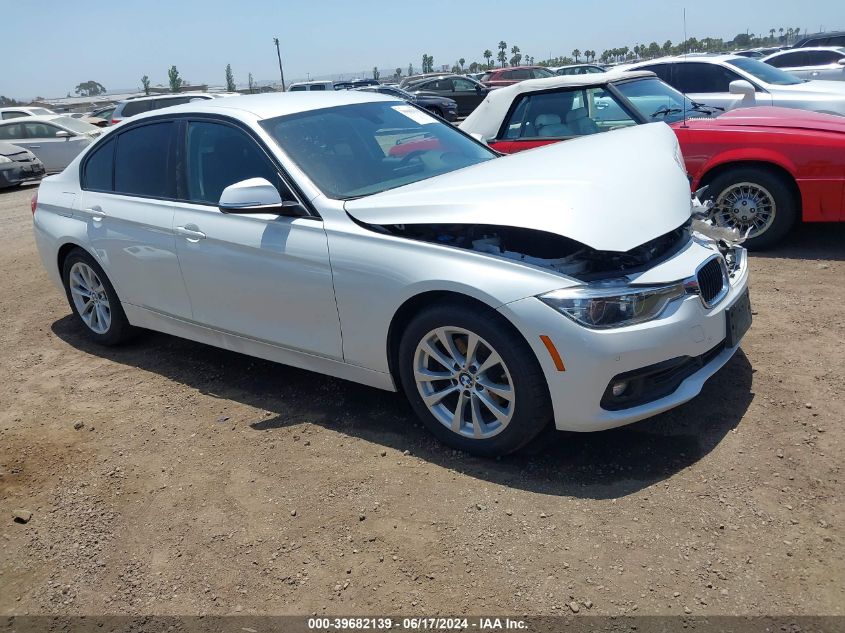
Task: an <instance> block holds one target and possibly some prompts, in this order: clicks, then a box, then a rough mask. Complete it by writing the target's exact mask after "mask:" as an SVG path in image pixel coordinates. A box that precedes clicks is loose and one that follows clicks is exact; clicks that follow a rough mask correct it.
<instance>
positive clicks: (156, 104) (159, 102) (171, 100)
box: [150, 97, 194, 110]
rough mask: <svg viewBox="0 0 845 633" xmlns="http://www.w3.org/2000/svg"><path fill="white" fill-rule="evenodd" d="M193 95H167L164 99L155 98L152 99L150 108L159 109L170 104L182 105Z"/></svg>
mask: <svg viewBox="0 0 845 633" xmlns="http://www.w3.org/2000/svg"><path fill="white" fill-rule="evenodd" d="M193 98H194V97H167V98H166V99H156V100H155V101H153V107H152V108H150V110H159V109H161V108H168V107H170V106H175V105H182V104H183V103H188V102H189V101H190V100H191V99H193Z"/></svg>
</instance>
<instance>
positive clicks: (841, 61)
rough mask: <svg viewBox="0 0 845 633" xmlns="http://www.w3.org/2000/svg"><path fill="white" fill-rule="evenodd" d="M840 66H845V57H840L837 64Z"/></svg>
mask: <svg viewBox="0 0 845 633" xmlns="http://www.w3.org/2000/svg"><path fill="white" fill-rule="evenodd" d="M836 63H837V64H839V65H840V66H845V57H840V58H839V59H838V60H837V62H836Z"/></svg>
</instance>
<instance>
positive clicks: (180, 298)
mask: <svg viewBox="0 0 845 633" xmlns="http://www.w3.org/2000/svg"><path fill="white" fill-rule="evenodd" d="M176 130H177V123H175V122H173V121H161V120H153V121H150V122H145V123H144V124H143V125H134V126H132V127H130V128H128V129H126V130H123V131H122V132H119V133H113V134H109V135H108V136H107V137H106V138H105V139H104V141H103V142H100V143H99V144H98V145H97V147H96V148H94V149H93V150H92V151H91V152H90V153H89V154H88V155H86V157H85V158H84V160H83V162H82V167H81V174H82V181H81V186H82V194H81V200H80V204H79V205H77V207H76V210H75V211H74V215H75V216H76V217H80V218H82V219H83V220H84V221H85V222H86V224H87V225H88V237H89V240H90V243H91V245H92V247H93V248H94V252H95V253H96V255H97V257H98V259H99V261H100V263H101V264H102V266H103V268H104V269H105V270H106V273H107V274H108V276H109V279H110V280H111V281H112V283H113V284H114V286H115V288H116V290H117V294H118V296H119V297H120V300H121V301H122V302H124V303H128V304H131V305H135V306H140V307H143V308H147V309H149V310H153V311H155V312H158V313H163V314H166V315H170V316H175V317H179V318H190V316H191V306H190V303H189V301H188V295H187V293H186V292H185V286H184V283H183V282H182V275H181V273H180V271H179V262H178V260H177V258H176V239H175V237H174V235H173V214H174V209H175V206H174V201H173V198H174V192H175V177H174V174H175V173H176V159H175V153H174V145H175V133H176Z"/></svg>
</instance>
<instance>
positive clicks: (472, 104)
mask: <svg viewBox="0 0 845 633" xmlns="http://www.w3.org/2000/svg"><path fill="white" fill-rule="evenodd" d="M488 92H490V91H489V89H487V88H485V87H483V86H481V85H479V84H477V83H475V82H472V81H470V80H469V79H463V78H461V77H455V78H453V79H452V96H451V98H452V99H454V100H455V101H456V102H457V104H458V116H468V115H469V114H470V113H472V111H473V110H475V108H477V107H478V104H479V103H481V102H482V101H484V97H486V96H487V93H488ZM445 96H447V97H448V96H449V95H448V94H447V95H445Z"/></svg>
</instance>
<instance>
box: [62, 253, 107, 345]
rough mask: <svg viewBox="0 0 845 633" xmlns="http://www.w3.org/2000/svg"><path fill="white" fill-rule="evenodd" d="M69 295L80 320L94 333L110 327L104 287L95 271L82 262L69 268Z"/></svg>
mask: <svg viewBox="0 0 845 633" xmlns="http://www.w3.org/2000/svg"><path fill="white" fill-rule="evenodd" d="M69 283H70V296H71V299H73V305H74V306H75V307H76V311H77V312H78V313H79V317H80V318H81V319H82V322H83V323H85V325H87V326H88V327H89V328H90V330H91V331H92V332H95V333H96V334H105V333H106V332H108V331H109V328H110V327H111V307H110V306H109V297H108V294H106V289H105V287H104V286H103V282H102V281H100V277H99V276H98V275H97V272H96V271H95V270H94V269H93V268H91V266H89V265H88V264H86V263H84V262H76V263H75V264H74V265H73V266H72V267H71V269H70V275H69Z"/></svg>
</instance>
